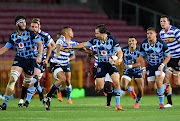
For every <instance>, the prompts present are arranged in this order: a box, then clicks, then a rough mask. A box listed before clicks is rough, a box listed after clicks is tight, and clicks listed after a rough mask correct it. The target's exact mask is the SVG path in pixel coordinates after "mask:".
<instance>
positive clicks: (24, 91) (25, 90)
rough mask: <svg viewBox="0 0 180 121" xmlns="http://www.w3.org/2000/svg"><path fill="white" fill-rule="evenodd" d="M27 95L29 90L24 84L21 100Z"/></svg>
mask: <svg viewBox="0 0 180 121" xmlns="http://www.w3.org/2000/svg"><path fill="white" fill-rule="evenodd" d="M26 93H27V88H26V87H24V84H22V92H21V99H24V97H25V95H26Z"/></svg>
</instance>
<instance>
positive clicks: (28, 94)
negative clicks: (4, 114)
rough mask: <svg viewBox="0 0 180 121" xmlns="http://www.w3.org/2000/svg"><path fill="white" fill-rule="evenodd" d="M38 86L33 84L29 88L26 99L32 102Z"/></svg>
mask: <svg viewBox="0 0 180 121" xmlns="http://www.w3.org/2000/svg"><path fill="white" fill-rule="evenodd" d="M35 90H36V88H35V87H34V86H31V87H29V88H28V90H27V91H28V93H27V98H26V101H28V102H29V103H30V100H31V98H32V96H33V94H34V92H35Z"/></svg>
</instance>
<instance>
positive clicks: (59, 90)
mask: <svg viewBox="0 0 180 121" xmlns="http://www.w3.org/2000/svg"><path fill="white" fill-rule="evenodd" d="M61 87H62V85H60V86H59V87H58V89H57V92H58V93H60V92H61Z"/></svg>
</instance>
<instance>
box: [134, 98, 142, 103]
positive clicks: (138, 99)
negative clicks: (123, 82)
mask: <svg viewBox="0 0 180 121" xmlns="http://www.w3.org/2000/svg"><path fill="white" fill-rule="evenodd" d="M141 99H142V97H136V101H135V103H134V104H138V103H139V101H140V100H141Z"/></svg>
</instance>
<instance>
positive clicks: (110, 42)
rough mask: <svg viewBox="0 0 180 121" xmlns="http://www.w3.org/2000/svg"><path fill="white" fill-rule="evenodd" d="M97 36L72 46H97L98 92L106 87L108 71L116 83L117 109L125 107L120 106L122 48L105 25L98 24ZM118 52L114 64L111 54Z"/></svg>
mask: <svg viewBox="0 0 180 121" xmlns="http://www.w3.org/2000/svg"><path fill="white" fill-rule="evenodd" d="M95 36H96V38H93V39H91V40H90V41H87V42H83V43H80V44H78V45H75V46H72V48H83V47H87V46H88V47H91V46H96V47H97V54H98V67H97V73H96V87H95V89H96V92H97V93H98V92H99V91H100V90H101V89H103V87H104V77H105V75H106V74H107V73H109V75H110V76H111V79H112V80H113V84H114V88H115V89H114V93H115V98H116V111H118V110H121V111H124V109H123V108H122V107H121V106H120V92H121V89H120V83H119V78H120V76H119V72H118V68H117V66H118V65H119V64H120V62H121V61H122V56H123V54H122V50H121V48H120V46H119V43H118V42H117V40H116V39H115V38H114V37H113V36H111V35H108V30H107V29H106V27H105V25H103V24H101V25H98V26H97V27H96V29H95ZM115 52H117V55H118V59H117V60H114V64H113V65H111V64H110V63H109V60H108V58H109V56H110V55H111V54H114V53H115Z"/></svg>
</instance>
